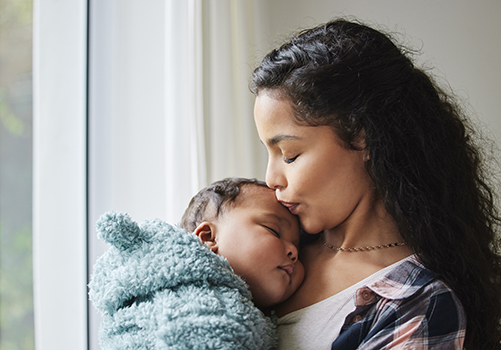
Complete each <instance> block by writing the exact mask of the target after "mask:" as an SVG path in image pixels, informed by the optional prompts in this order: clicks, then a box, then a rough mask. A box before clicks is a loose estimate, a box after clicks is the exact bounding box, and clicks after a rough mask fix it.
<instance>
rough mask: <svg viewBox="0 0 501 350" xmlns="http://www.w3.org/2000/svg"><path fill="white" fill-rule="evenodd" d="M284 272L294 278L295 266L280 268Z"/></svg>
mask: <svg viewBox="0 0 501 350" xmlns="http://www.w3.org/2000/svg"><path fill="white" fill-rule="evenodd" d="M279 267H280V268H281V269H282V270H284V271H285V272H287V274H288V275H289V276H292V274H293V273H294V265H292V264H290V265H284V266H279Z"/></svg>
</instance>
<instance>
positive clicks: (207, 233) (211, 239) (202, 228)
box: [193, 221, 218, 254]
mask: <svg viewBox="0 0 501 350" xmlns="http://www.w3.org/2000/svg"><path fill="white" fill-rule="evenodd" d="M193 233H194V234H195V235H197V236H198V237H199V238H200V240H201V241H202V243H203V244H205V245H206V246H207V247H208V248H209V249H210V250H212V251H213V252H214V253H216V254H217V250H218V245H217V240H216V225H215V224H213V223H212V222H208V221H204V222H202V223H201V224H200V225H198V226H197V228H196V229H195V231H193Z"/></svg>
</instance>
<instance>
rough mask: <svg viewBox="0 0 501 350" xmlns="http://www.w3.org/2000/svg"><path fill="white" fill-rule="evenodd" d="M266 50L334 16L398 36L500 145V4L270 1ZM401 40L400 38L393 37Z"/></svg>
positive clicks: (447, 0) (485, 1)
mask: <svg viewBox="0 0 501 350" xmlns="http://www.w3.org/2000/svg"><path fill="white" fill-rule="evenodd" d="M269 6H270V15H269V16H270V18H272V20H271V22H270V35H269V38H270V45H273V46H275V45H276V44H278V43H280V42H281V41H283V39H284V38H285V37H286V36H287V35H289V33H290V32H291V31H296V30H297V28H308V27H311V26H314V25H317V24H320V23H322V22H325V21H328V20H329V19H332V18H334V17H339V16H354V17H356V18H359V19H361V20H363V21H364V22H366V23H368V24H377V25H378V26H382V27H383V28H388V29H389V30H390V32H397V33H402V34H403V38H404V39H405V41H404V43H407V44H410V45H411V47H413V48H417V49H421V51H422V55H420V56H418V62H420V63H421V64H425V66H426V67H435V68H434V69H433V70H432V72H433V74H435V75H437V76H438V77H439V78H440V80H441V81H444V79H446V80H447V81H448V83H449V84H450V86H451V87H452V88H453V89H454V91H455V92H456V93H457V94H458V95H459V96H460V98H461V99H465V100H466V103H467V104H468V106H467V108H468V109H469V110H470V112H471V114H472V116H473V119H474V120H477V122H478V123H479V124H480V125H482V127H483V128H484V129H490V130H486V132H487V133H488V134H490V136H489V137H491V138H493V139H495V140H496V141H497V144H498V145H501V117H500V114H499V111H501V66H500V65H499V64H498V62H497V61H498V58H499V57H501V21H499V14H500V13H501V1H493V0H479V1H469V0H459V1H458V0H441V1H436V0H421V1H402V0H378V1H374V0H357V1H352V0H337V1H332V0H310V1H302V0H271V1H270V2H269ZM397 37H402V36H397Z"/></svg>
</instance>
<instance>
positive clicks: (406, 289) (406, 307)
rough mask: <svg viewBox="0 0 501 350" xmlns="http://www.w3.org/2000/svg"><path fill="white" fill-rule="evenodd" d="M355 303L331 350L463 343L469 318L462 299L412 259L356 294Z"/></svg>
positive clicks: (436, 276)
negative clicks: (361, 346) (363, 346)
mask: <svg viewBox="0 0 501 350" xmlns="http://www.w3.org/2000/svg"><path fill="white" fill-rule="evenodd" d="M355 302H356V304H357V308H356V310H355V311H354V312H353V313H352V314H350V315H349V316H348V317H347V319H346V322H345V325H344V327H343V329H342V331H341V334H340V336H339V338H338V339H337V340H336V341H335V342H334V344H333V345H334V346H333V349H348V348H350V345H349V344H351V345H356V346H359V345H361V344H365V346H366V347H367V348H370V349H380V348H383V347H385V346H389V345H391V344H396V343H401V344H407V345H409V346H411V345H412V346H416V347H418V346H420V345H423V344H429V341H430V339H433V342H434V343H436V344H437V346H439V344H440V346H442V345H445V344H447V346H451V348H454V346H455V344H462V343H463V341H464V335H465V329H466V316H465V313H464V310H463V307H462V306H461V303H460V302H459V299H458V298H457V296H456V294H455V293H454V291H453V290H452V289H450V288H449V287H448V286H447V284H446V283H444V281H443V280H441V279H440V277H439V276H438V275H437V274H436V273H434V272H433V271H431V270H429V269H427V268H426V267H425V266H423V265H422V264H421V263H420V262H419V260H418V259H417V258H416V257H414V256H412V257H409V258H407V259H405V260H404V261H403V262H402V263H400V264H398V265H397V266H396V267H395V268H394V269H392V270H391V271H389V272H388V273H387V274H386V275H385V276H384V277H382V278H380V279H378V280H377V281H374V282H373V283H370V284H368V285H366V286H364V287H362V288H360V289H358V290H357V291H356V294H355ZM355 334H358V336H357V338H358V340H357V341H355V340H354V338H353V337H354V335H355ZM352 343H353V344H352ZM356 346H355V347H356ZM412 346H411V347H412ZM355 347H353V348H355Z"/></svg>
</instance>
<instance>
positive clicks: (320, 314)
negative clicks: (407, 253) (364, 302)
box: [278, 259, 405, 350]
mask: <svg viewBox="0 0 501 350" xmlns="http://www.w3.org/2000/svg"><path fill="white" fill-rule="evenodd" d="M403 260H405V259H403ZM403 260H401V261H398V262H396V263H395V264H393V265H390V266H388V267H385V268H384V269H382V270H379V271H378V272H376V273H374V274H373V275H371V276H369V277H367V278H366V279H364V280H362V281H360V282H358V283H357V284H354V285H353V286H351V287H349V288H347V289H345V290H343V291H341V292H339V293H337V294H335V295H333V296H331V297H329V298H327V299H324V300H322V301H319V302H318V303H316V304H313V305H310V306H307V307H305V308H303V309H299V310H296V311H293V312H291V313H289V314H287V315H285V316H283V317H280V318H278V337H279V345H278V350H310V349H311V350H323V349H326V350H327V349H330V348H331V345H332V342H334V340H335V339H336V338H337V336H338V335H339V332H340V331H341V327H342V326H343V324H344V321H345V319H346V317H347V316H348V315H349V314H350V313H351V312H353V311H354V310H355V299H354V295H355V292H356V291H357V289H359V288H362V287H363V286H365V285H368V284H370V283H372V282H374V281H376V280H377V279H379V278H381V277H383V276H384V275H386V273H388V272H389V271H390V270H392V269H393V268H395V267H396V266H397V265H398V264H400V263H401V262H402V261H403Z"/></svg>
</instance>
